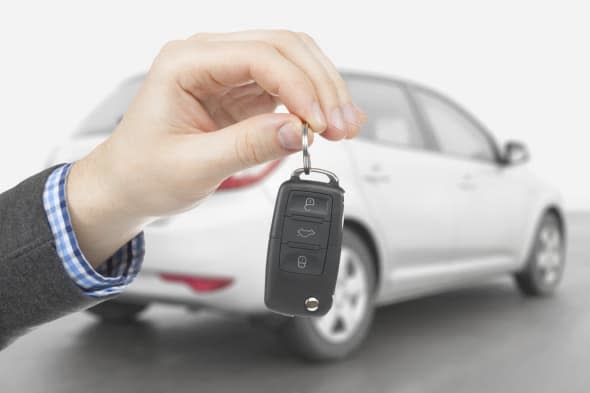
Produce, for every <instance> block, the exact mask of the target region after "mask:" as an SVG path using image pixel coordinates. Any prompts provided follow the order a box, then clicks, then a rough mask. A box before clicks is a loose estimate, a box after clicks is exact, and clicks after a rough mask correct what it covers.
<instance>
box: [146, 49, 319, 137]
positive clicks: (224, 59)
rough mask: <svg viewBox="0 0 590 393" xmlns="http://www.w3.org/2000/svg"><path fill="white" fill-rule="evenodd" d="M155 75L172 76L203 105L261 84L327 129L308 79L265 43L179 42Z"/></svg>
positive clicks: (159, 60) (162, 56)
mask: <svg viewBox="0 0 590 393" xmlns="http://www.w3.org/2000/svg"><path fill="white" fill-rule="evenodd" d="M153 71H154V72H156V73H160V74H164V75H171V76H172V77H174V78H175V79H176V81H177V82H178V84H179V85H180V86H181V87H182V88H183V89H184V90H186V91H187V92H189V93H190V94H192V95H193V96H194V97H195V98H197V99H204V98H206V97H207V96H209V95H211V94H219V93H223V92H224V91H225V90H229V88H230V87H236V86H241V85H244V84H247V83H251V82H252V81H255V82H256V83H258V84H259V85H260V87H262V88H263V89H264V90H266V91H267V92H269V93H270V94H272V95H275V96H278V97H279V99H280V100H281V101H282V102H283V103H284V105H285V106H286V107H287V108H288V109H289V111H290V112H292V113H294V114H296V115H297V116H299V117H300V118H302V119H305V120H306V121H307V122H309V124H310V125H311V127H312V129H314V130H319V131H322V130H324V129H325V128H326V126H327V121H326V119H325V117H324V114H323V112H322V109H321V106H320V99H319V97H318V95H317V93H316V89H315V88H314V85H313V83H312V82H311V80H310V78H309V77H308V75H307V74H306V73H305V72H303V71H302V70H301V69H300V68H299V67H297V66H296V65H295V64H294V63H293V62H291V61H289V60H288V59H287V58H285V57H284V56H283V55H282V54H281V53H280V52H279V51H278V50H277V49H276V48H274V47H273V46H272V45H269V44H267V43H265V42H261V41H227V42H203V41H199V40H188V41H175V42H172V43H169V44H167V45H166V46H165V47H164V49H162V51H161V52H160V55H159V56H158V58H157V59H156V61H155V62H154V69H153Z"/></svg>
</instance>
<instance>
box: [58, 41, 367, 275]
mask: <svg viewBox="0 0 590 393" xmlns="http://www.w3.org/2000/svg"><path fill="white" fill-rule="evenodd" d="M279 103H282V104H284V105H285V106H286V108H287V109H288V110H289V112H290V113H286V114H285V113H283V114H278V113H272V112H273V111H274V109H275V108H276V106H277V104H279ZM301 119H303V120H305V121H307V122H308V123H309V124H310V126H311V128H312V129H313V130H315V131H316V132H320V133H321V135H322V136H324V137H325V138H327V139H329V140H339V139H342V138H352V137H354V136H356V135H357V134H358V132H359V130H360V125H361V124H362V122H363V120H364V114H363V113H362V112H361V111H360V110H359V109H358V108H357V107H356V106H355V105H354V104H353V103H352V101H351V99H350V96H349V93H348V90H347V87H346V84H345V82H344V81H343V79H342V78H341V76H340V74H339V73H338V71H337V70H336V69H335V67H334V66H333V65H332V63H331V62H330V60H329V59H328V58H327V57H326V56H325V55H324V53H323V52H322V51H321V50H320V49H319V48H318V46H317V45H316V44H315V43H314V41H313V40H312V39H311V38H310V37H309V36H307V35H306V34H303V33H293V32H289V31H246V32H237V33H229V34H198V35H196V36H194V37H191V38H190V39H188V40H183V41H173V42H170V43H168V44H166V45H165V46H164V47H163V48H162V50H161V51H160V53H159V54H158V56H157V57H156V59H155V61H154V63H153V64H152V67H151V69H150V71H149V73H148V75H147V77H146V80H145V82H144V84H143V86H142V87H141V89H140V91H139V93H138V95H137V96H136V97H135V99H134V101H133V103H132V104H131V106H130V108H129V110H128V111H127V113H126V114H125V116H124V117H123V119H122V121H121V123H120V124H119V126H118V127H117V128H116V129H115V131H114V132H113V134H112V135H111V136H110V137H109V138H108V139H107V140H106V141H105V142H104V143H102V144H101V145H99V146H98V147H97V148H96V149H95V150H94V151H93V152H92V153H91V154H89V155H88V156H87V157H85V158H84V159H82V160H80V161H78V162H76V163H75V164H74V165H73V167H72V169H71V172H70V175H69V179H68V187H67V192H68V206H69V209H70V214H71V216H72V221H73V226H74V230H75V232H76V235H77V237H78V241H79V243H80V246H81V248H82V251H83V252H84V254H85V256H86V257H87V259H88V260H89V261H90V262H91V263H92V264H93V265H96V266H97V265H100V264H101V263H102V262H103V261H104V260H106V259H107V258H108V257H109V256H110V255H111V254H112V253H113V252H114V251H116V249H118V248H119V247H120V246H122V245H123V244H124V243H125V242H126V241H128V240H129V239H131V238H132V237H133V236H134V235H135V234H137V233H138V232H139V231H140V230H141V228H142V226H144V225H145V224H146V223H147V222H149V221H150V220H151V219H153V218H154V217H157V216H162V215H169V214H174V213H178V212H182V211H185V210H187V209H190V208H192V207H194V206H196V205H197V204H198V203H199V202H200V201H202V200H203V199H204V198H205V197H206V196H207V195H209V194H210V193H212V192H213V191H214V190H215V189H216V188H217V186H218V185H219V183H220V182H221V181H223V180H224V179H225V178H227V177H228V176H230V175H231V174H233V173H235V172H236V171H239V170H241V169H244V168H247V167H249V166H252V165H255V164H259V163H262V162H264V161H268V160H273V159H277V158H279V157H282V156H285V155H287V154H290V153H293V152H294V151H297V150H299V149H300V148H301V129H302V124H301V121H302V120H301ZM310 139H311V141H313V135H311V138H310Z"/></svg>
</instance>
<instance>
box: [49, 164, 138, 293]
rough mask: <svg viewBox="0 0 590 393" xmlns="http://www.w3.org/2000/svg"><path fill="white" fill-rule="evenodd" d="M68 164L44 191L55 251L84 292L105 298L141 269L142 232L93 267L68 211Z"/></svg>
mask: <svg viewBox="0 0 590 393" xmlns="http://www.w3.org/2000/svg"><path fill="white" fill-rule="evenodd" d="M71 165H72V164H65V165H63V166H60V167H58V168H56V169H55V170H54V171H53V172H52V173H51V175H49V177H48V178H47V181H46V183H45V190H44V192H43V206H44V208H45V213H46V214H47V220H48V221H49V226H50V227H51V232H52V233H53V237H54V239H55V248H56V251H57V254H58V256H59V257H60V259H61V261H62V262H63V265H64V268H65V270H66V272H67V273H68V275H69V276H70V277H71V278H72V280H74V282H75V283H76V284H77V285H78V286H79V287H80V289H82V291H84V292H85V293H86V294H87V295H89V296H93V297H104V296H110V295H114V294H117V293H120V292H121V291H122V290H123V289H124V288H125V287H126V286H127V285H129V284H130V283H131V282H132V281H133V279H134V278H135V276H137V273H139V270H140V268H141V264H142V262H143V257H144V254H145V246H144V236H143V232H141V233H140V234H138V235H137V236H136V237H135V238H133V239H132V240H130V241H129V242H128V243H127V244H125V245H124V246H123V247H121V248H120V249H119V250H117V251H116V252H115V253H114V254H113V256H112V257H110V258H109V259H108V260H107V261H106V262H105V263H104V264H102V265H101V266H100V268H98V269H96V270H95V269H94V268H93V267H92V265H90V263H89V262H88V260H87V259H86V257H84V254H83V253H82V251H81V250H80V246H79V245H78V240H77V239H76V234H75V233H74V230H73V228H72V222H71V219H70V214H69V211H68V206H67V198H66V181H67V177H68V173H69V171H70V167H71Z"/></svg>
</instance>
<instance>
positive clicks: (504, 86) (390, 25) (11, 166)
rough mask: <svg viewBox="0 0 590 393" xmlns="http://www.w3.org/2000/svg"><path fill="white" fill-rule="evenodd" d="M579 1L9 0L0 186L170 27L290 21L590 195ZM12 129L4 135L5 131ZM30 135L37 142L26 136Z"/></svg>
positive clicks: (339, 60) (1, 81)
mask: <svg viewBox="0 0 590 393" xmlns="http://www.w3.org/2000/svg"><path fill="white" fill-rule="evenodd" d="M587 16H588V5H587V3H586V2H584V1H559V2H558V1H518V2H514V1H495V2H473V1H445V2H437V1H422V0H418V1H411V2H408V1H403V2H402V1H392V2H387V3H386V4H384V3H382V2H379V1H363V2H331V1H326V2H317V1H315V2H311V1H310V2H307V1H299V2H296V3H288V2H287V3H286V2H282V1H256V0H253V1H248V2H240V1H235V2H228V1H212V2H194V1H192V2H191V1H186V2H182V1H166V2H156V1H153V2H151V1H150V2H141V3H137V2H115V1H113V2H110V1H101V2H100V3H81V2H74V1H72V2H61V1H56V2H51V3H47V2H41V1H39V2H31V1H19V2H17V3H13V4H5V5H3V6H2V12H1V13H0V33H1V36H0V44H1V47H2V73H1V75H0V86H1V87H2V88H1V90H0V104H1V108H2V111H1V112H2V124H3V125H2V131H0V132H2V135H6V136H7V137H9V139H6V137H5V138H3V142H2V143H1V144H0V171H1V172H0V174H1V176H0V189H5V188H7V187H9V186H11V185H13V184H15V183H16V182H17V181H18V180H19V179H22V178H23V177H25V176H26V175H28V174H30V173H32V172H33V171H35V170H38V169H40V168H41V167H42V166H43V164H44V160H45V159H46V157H45V156H46V152H47V146H48V145H51V144H52V143H53V142H54V141H59V140H62V139H64V138H65V137H67V136H68V135H69V134H70V133H71V132H72V131H73V130H74V128H75V127H76V126H77V125H78V124H79V123H80V122H81V121H82V119H83V118H84V116H85V115H86V114H87V113H88V112H89V111H90V110H91V109H92V108H93V107H94V106H95V105H96V104H97V103H98V102H100V101H101V100H102V99H103V98H104V97H105V96H106V95H107V94H108V93H109V92H111V91H112V90H113V89H114V87H115V86H116V85H117V84H118V83H119V82H120V81H121V80H123V79H125V78H127V77H129V76H131V75H135V74H137V73H140V72H144V71H146V70H147V68H148V67H149V65H150V64H151V61H152V59H153V58H154V56H155V55H156V54H157V52H158V50H159V48H160V47H161V46H162V45H163V44H164V43H165V42H166V41H168V40H171V39H179V38H185V37H188V36H190V35H192V34H194V33H195V32H200V31H232V30H241V29H249V28H287V29H292V30H297V31H306V32H308V33H310V34H311V35H312V36H314V37H315V38H316V40H317V42H318V43H319V44H320V46H321V47H322V48H323V49H324V50H325V52H326V53H327V54H328V55H329V56H331V58H332V59H333V61H334V63H335V64H337V65H338V66H339V67H341V68H343V69H354V70H363V71H375V72H379V73H384V74H386V75H393V76H400V77H404V78H409V79H411V80H417V81H420V82H422V83H425V84H427V85H429V86H432V87H434V88H437V89H440V90H442V91H444V92H445V93H447V94H448V95H449V96H451V97H453V98H455V99H456V100H457V101H459V102H460V103H463V104H465V105H466V106H467V107H468V108H469V109H470V110H471V111H472V112H473V113H474V114H475V115H476V116H477V117H478V118H479V119H481V120H482V121H483V122H484V124H486V125H487V127H488V128H489V129H490V130H491V131H492V132H493V133H494V134H495V135H497V136H498V137H500V138H513V139H519V140H523V141H525V142H526V143H527V144H528V145H529V147H530V150H531V151H532V152H533V155H532V160H533V161H532V164H533V168H534V169H535V170H536V172H538V173H540V174H542V175H543V176H544V177H546V178H547V180H549V181H551V182H552V183H554V184H556V185H558V186H559V188H560V189H561V190H562V191H563V193H564V195H565V197H566V200H567V204H568V206H569V207H571V208H572V209H587V208H590V188H589V187H586V185H585V184H584V181H583V175H584V168H588V167H590V155H588V154H587V149H586V144H585V143H584V142H585V141H587V139H586V138H588V137H587V134H588V131H589V130H590V120H589V118H588V116H586V112H587V105H586V100H585V98H586V95H587V92H588V90H589V87H590V73H588V69H590V64H589V63H590V56H589V55H588V53H587V51H586V50H585V48H586V47H587V44H588V42H587V40H588V36H589V33H590V27H589V26H588V24H587V23H586V21H587ZM8 141H9V142H10V143H7V142H8ZM32 141H34V143H31V142H32Z"/></svg>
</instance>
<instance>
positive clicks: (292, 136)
mask: <svg viewBox="0 0 590 393" xmlns="http://www.w3.org/2000/svg"><path fill="white" fill-rule="evenodd" d="M279 143H280V144H281V146H283V148H285V149H287V150H300V149H301V134H299V130H298V129H297V127H296V126H295V124H293V123H286V124H284V125H283V126H282V127H281V128H279Z"/></svg>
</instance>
